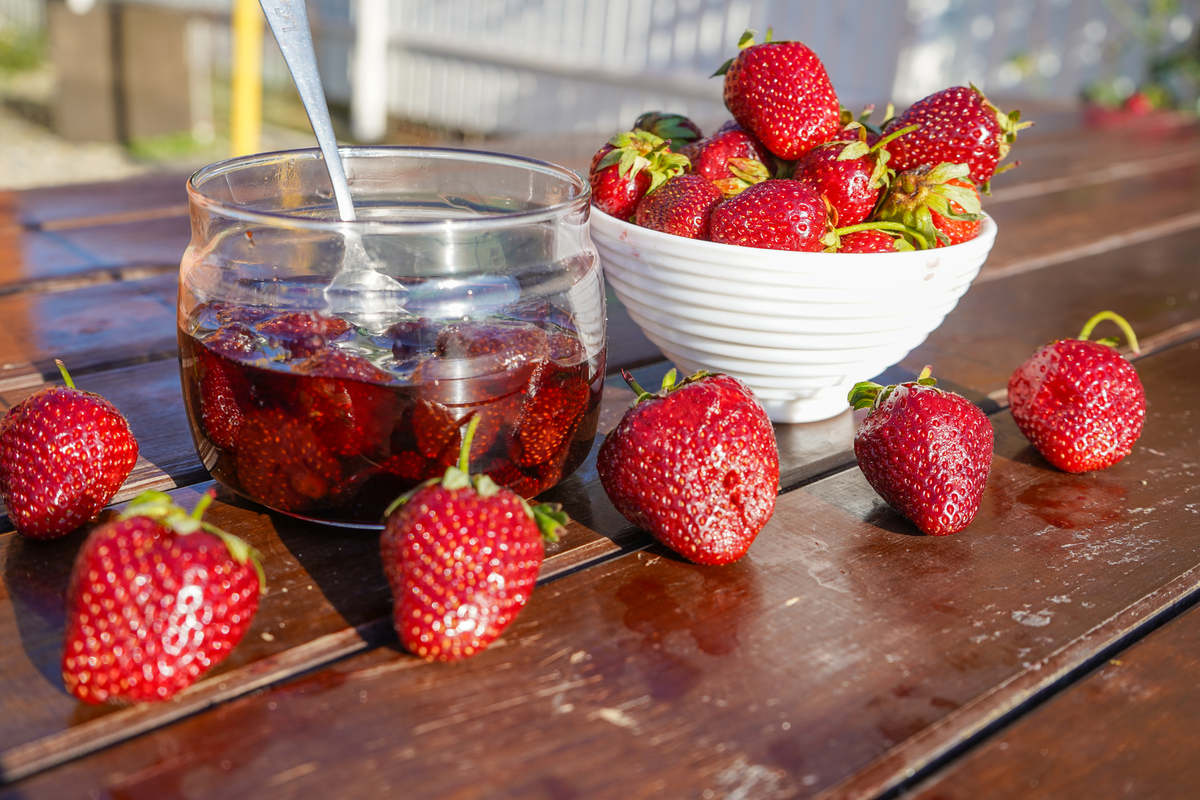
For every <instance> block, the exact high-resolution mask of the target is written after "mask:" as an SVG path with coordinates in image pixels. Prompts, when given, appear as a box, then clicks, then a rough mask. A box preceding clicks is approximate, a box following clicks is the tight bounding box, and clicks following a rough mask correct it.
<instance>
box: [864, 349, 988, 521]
mask: <svg viewBox="0 0 1200 800" xmlns="http://www.w3.org/2000/svg"><path fill="white" fill-rule="evenodd" d="M929 372H930V369H929V367H926V368H925V369H924V370H923V371H922V372H921V374H920V376H919V377H918V378H917V380H915V381H910V382H908V383H901V384H899V385H896V386H887V387H884V386H880V385H879V384H877V383H870V382H863V383H859V384H856V385H855V387H854V388H853V389H852V390H851V391H850V396H849V401H850V405H852V406H854V408H856V409H858V408H870V412H869V413H868V414H867V418H866V419H865V420H863V422H862V425H860V426H859V429H858V432H857V433H856V434H855V436H854V455H855V456H856V457H857V458H858V466H859V469H861V470H862V473H863V476H864V477H865V478H866V479H867V482H868V483H869V484H871V486H872V487H873V488H874V489H875V491H876V492H878V493H879V496H880V497H882V498H883V499H884V500H886V501H887V503H888V505H890V506H891V507H892V508H894V509H896V510H897V511H899V512H900V513H901V514H903V515H904V516H906V517H908V519H909V520H910V521H912V523H913V524H914V525H916V526H917V527H918V528H920V529H921V530H922V531H923V532H925V533H927V534H929V535H930V536H945V535H947V534H951V533H957V532H958V531H961V530H962V529H963V528H965V527H967V525H969V524H971V520H973V519H974V518H975V514H976V512H978V511H979V501H980V499H981V498H982V497H983V489H984V486H985V485H986V484H987V477H988V472H989V471H990V470H991V467H992V446H993V443H994V440H995V435H994V434H993V432H992V425H991V423H990V422H989V421H988V418H987V417H986V416H985V415H984V413H983V412H982V411H980V410H979V409H978V408H977V407H976V406H975V405H973V404H972V403H971V402H969V401H968V400H966V399H965V398H963V397H961V396H960V395H957V394H955V393H953V392H947V391H945V390H943V389H938V388H937V387H936V386H935V385H934V384H935V383H936V381H935V380H934V379H933V378H931V377H929Z"/></svg>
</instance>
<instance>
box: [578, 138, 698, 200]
mask: <svg viewBox="0 0 1200 800" xmlns="http://www.w3.org/2000/svg"><path fill="white" fill-rule="evenodd" d="M608 143H609V144H610V145H612V147H613V149H612V150H610V151H609V152H608V153H606V154H605V155H604V157H603V158H602V159H600V163H599V164H597V165H596V168H597V169H605V168H607V167H611V166H613V165H614V164H615V165H617V173H618V174H619V175H620V176H621V177H622V178H630V179H632V178H635V177H637V175H638V173H640V172H641V171H642V170H646V171H648V172H649V174H650V188H649V189H647V190H646V191H647V193H649V192H653V191H654V190H655V189H657V188H658V187H659V186H662V185H663V184H664V183H666V182H667V181H668V180H670V179H671V178H674V177H675V176H676V175H680V174H682V173H684V172H686V171H687V170H688V169H689V168H690V167H691V166H692V162H691V161H690V160H688V157H687V156H685V155H683V154H682V153H673V152H671V149H670V144H671V143H670V142H669V141H668V140H666V139H663V138H661V137H658V136H655V135H654V134H653V133H650V132H649V131H643V130H632V131H624V132H622V133H618V134H617V135H616V136H614V137H612V138H611V139H609V140H608Z"/></svg>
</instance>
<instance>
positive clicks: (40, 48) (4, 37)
mask: <svg viewBox="0 0 1200 800" xmlns="http://www.w3.org/2000/svg"><path fill="white" fill-rule="evenodd" d="M45 50H46V43H45V39H44V38H43V37H42V35H41V34H39V33H34V32H31V31H21V30H16V29H15V28H0V73H2V72H25V71H28V70H31V69H36V68H37V67H39V66H41V64H42V59H43V58H44V57H45Z"/></svg>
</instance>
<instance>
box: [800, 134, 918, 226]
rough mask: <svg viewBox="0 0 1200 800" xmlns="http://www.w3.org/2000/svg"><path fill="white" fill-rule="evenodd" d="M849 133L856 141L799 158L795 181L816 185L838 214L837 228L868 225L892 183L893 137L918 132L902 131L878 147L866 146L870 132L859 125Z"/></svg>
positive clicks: (816, 149)
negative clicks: (887, 148) (891, 152)
mask: <svg viewBox="0 0 1200 800" xmlns="http://www.w3.org/2000/svg"><path fill="white" fill-rule="evenodd" d="M852 125H853V127H852V128H851V129H849V130H848V131H846V134H848V135H850V136H853V137H854V138H848V139H839V140H838V141H834V142H826V143H825V144H819V145H817V146H816V147H814V148H813V149H811V150H809V151H808V152H807V153H805V154H804V155H802V156H801V157H800V160H799V161H797V162H796V164H795V165H794V167H793V168H792V178H794V179H795V180H798V181H806V182H808V183H811V184H812V185H813V186H815V187H816V188H817V189H818V190H819V191H820V192H821V194H823V195H825V199H826V200H828V201H829V204H830V205H832V206H833V210H834V211H835V212H836V216H835V217H834V222H835V224H837V225H843V226H845V225H857V224H858V223H860V222H865V221H866V219H867V218H868V217H870V216H871V212H872V211H874V210H875V206H876V204H878V202H879V198H880V196H881V195H882V194H883V191H884V189H886V188H887V186H888V184H889V183H890V182H891V174H892V171H891V170H889V169H888V166H887V163H888V159H889V155H888V151H887V150H886V149H885V145H886V144H887V143H888V142H889V141H890V140H891V139H893V138H896V137H899V136H903V135H906V134H908V133H911V132H912V131H914V130H916V126H915V125H914V126H912V127H911V128H901V129H899V130H897V131H894V132H893V133H891V134H890V135H889V136H888V137H887V138H885V139H881V140H879V141H878V142H876V143H875V144H873V145H871V144H867V129H866V128H865V127H863V126H862V125H860V124H858V123H852Z"/></svg>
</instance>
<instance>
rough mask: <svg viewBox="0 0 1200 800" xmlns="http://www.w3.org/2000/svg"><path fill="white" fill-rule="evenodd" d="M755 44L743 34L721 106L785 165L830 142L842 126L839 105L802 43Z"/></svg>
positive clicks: (818, 61)
mask: <svg viewBox="0 0 1200 800" xmlns="http://www.w3.org/2000/svg"><path fill="white" fill-rule="evenodd" d="M767 39H768V41H766V42H764V43H763V44H755V42H754V32H753V31H746V33H745V34H744V35H743V36H742V38H741V41H739V42H738V48H739V49H740V52H739V53H738V55H737V56H735V57H734V58H733V59H731V60H730V61H729V62H728V63H726V64H725V65H724V66H723V67H721V69H719V70H717V72H716V74H717V75H722V74H723V75H724V76H725V107H726V108H728V109H729V113H731V114H733V118H734V119H736V120H737V121H738V124H739V125H741V126H742V127H743V128H744V129H746V130H747V131H749V132H750V133H752V134H754V136H755V137H757V138H758V140H759V141H760V142H762V143H763V144H764V145H766V147H767V149H768V150H770V151H771V152H772V153H774V154H775V155H777V156H779V157H780V158H782V159H783V160H785V161H794V160H796V159H797V158H799V157H800V156H802V155H804V154H805V153H806V152H808V151H809V150H811V149H812V148H814V147H816V146H817V145H819V144H822V143H824V142H827V141H829V140H830V139H832V138H833V137H834V136H835V135H836V134H837V132H838V129H839V128H840V127H841V105H840V104H839V103H838V99H837V94H836V93H835V92H834V91H833V85H832V84H831V83H830V82H829V75H828V74H827V73H826V72H825V66H824V65H823V64H822V63H821V59H819V58H818V57H817V54H816V53H814V52H813V51H812V50H810V49H809V48H808V47H806V46H805V45H804V44H802V43H800V42H772V41H770V32H769V31H768V32H767Z"/></svg>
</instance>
